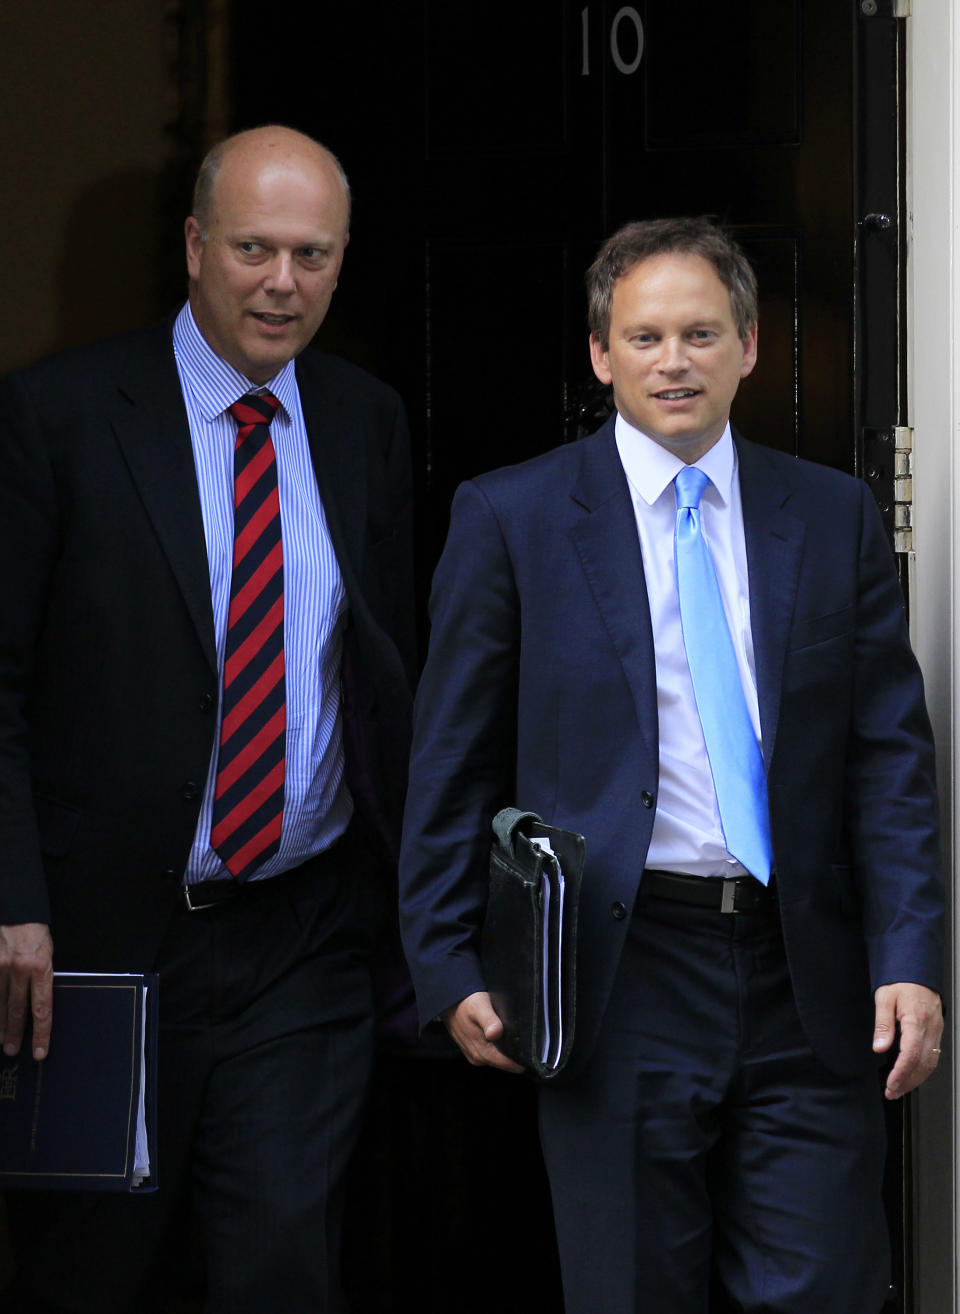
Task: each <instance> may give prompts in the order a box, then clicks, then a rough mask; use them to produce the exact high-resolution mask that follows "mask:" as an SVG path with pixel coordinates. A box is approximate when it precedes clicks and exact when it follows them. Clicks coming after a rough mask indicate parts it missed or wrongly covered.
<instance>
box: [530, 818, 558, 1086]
mask: <svg viewBox="0 0 960 1314" xmlns="http://www.w3.org/2000/svg"><path fill="white" fill-rule="evenodd" d="M530 843H531V844H534V845H536V847H537V848H538V849H540V851H541V852H542V854H543V870H542V872H541V875H540V895H541V898H542V900H543V969H542V971H543V976H542V987H543V988H542V998H543V1036H542V1044H541V1049H540V1061H541V1063H544V1064H545V1065H546V1066H547V1067H550V1068H554V1067H556V1066H557V1063H558V1062H559V1060H560V1052H561V1049H562V1047H563V1000H562V991H561V988H560V979H561V978H560V965H561V963H562V961H563V959H562V956H561V952H562V948H563V900H564V879H563V869H562V867H561V866H560V859H559V858H558V857H557V855H556V853H554V851H553V848H552V846H551V844H550V841H549V840H548V839H546V838H544V837H542V836H539V835H533V836H531V837H530Z"/></svg>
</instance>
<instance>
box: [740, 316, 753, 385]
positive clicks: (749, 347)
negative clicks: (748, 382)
mask: <svg viewBox="0 0 960 1314" xmlns="http://www.w3.org/2000/svg"><path fill="white" fill-rule="evenodd" d="M742 345H743V364H742V365H741V366H740V377H741V379H745V378H746V377H747V375H748V374H751V373H752V372H753V367H754V365H756V363H757V326H756V324H751V325H750V332H749V333H748V334H747V336H746V337H745V338H744V339H743V343H742Z"/></svg>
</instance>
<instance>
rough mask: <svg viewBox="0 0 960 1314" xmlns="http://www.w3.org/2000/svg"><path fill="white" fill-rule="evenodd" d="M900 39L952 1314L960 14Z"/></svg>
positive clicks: (938, 1245)
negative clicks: (944, 912) (936, 792)
mask: <svg viewBox="0 0 960 1314" xmlns="http://www.w3.org/2000/svg"><path fill="white" fill-rule="evenodd" d="M912 7H913V11H914V12H913V13H912V15H911V16H910V17H908V18H907V19H906V20H905V21H906V39H907V97H906V105H905V111H906V122H907V150H906V167H907V179H906V183H907V198H908V211H909V222H910V227H909V229H908V237H907V339H908V344H907V350H908V386H909V423H910V425H911V426H912V428H913V431H914V432H913V498H914V507H913V525H914V532H913V551H912V553H911V554H910V559H909V570H910V598H911V616H910V627H911V634H912V637H913V641H914V646H915V648H916V651H917V654H918V656H919V659H920V662H921V665H922V667H923V670H924V675H925V678H926V683H927V698H928V705H929V708H930V715H931V718H932V721H933V725H934V733H935V735H936V740H937V757H938V769H939V779H940V799H941V807H942V813H943V851H944V866H945V872H946V876H947V885H948V897H949V913H948V949H947V964H948V980H947V983H946V985H945V991H946V1003H947V1030H946V1034H945V1038H944V1044H943V1050H944V1053H943V1057H942V1059H941V1070H940V1071H939V1072H938V1073H937V1074H936V1076H935V1077H934V1078H932V1079H931V1080H930V1082H928V1083H927V1085H926V1086H925V1087H924V1088H923V1089H922V1090H921V1091H920V1092H919V1093H918V1094H917V1095H916V1096H914V1097H913V1098H912V1101H911V1107H910V1111H909V1128H910V1138H911V1146H912V1164H913V1208H912V1218H911V1220H910V1222H911V1224H912V1232H913V1247H912V1251H913V1282H912V1294H913V1303H912V1308H913V1309H914V1310H915V1311H917V1312H918V1314H920V1312H921V1311H928V1310H943V1311H947V1310H952V1311H954V1314H960V1290H958V1280H957V1261H956V1254H957V1250H958V1242H960V1237H958V1219H960V1138H958V1134H957V1131H958V1128H957V1092H958V1089H960V1084H958V1075H960V1073H958V1062H957V1058H958V1047H960V1018H958V1010H957V991H956V985H955V981H956V977H957V973H956V960H955V954H956V948H955V946H956V945H957V944H958V943H960V936H958V933H957V932H958V907H957V902H956V900H955V898H954V896H953V891H954V889H955V887H956V873H957V862H958V854H960V845H958V834H957V827H958V819H960V769H958V767H960V746H958V743H957V730H958V725H957V712H956V709H957V707H958V706H960V660H958V651H960V645H958V641H957V626H958V623H960V572H958V570H957V564H958V561H960V553H958V549H960V167H958V160H957V152H958V150H960V15H958V13H957V9H956V6H955V3H954V0H915V2H914V4H913V6H912Z"/></svg>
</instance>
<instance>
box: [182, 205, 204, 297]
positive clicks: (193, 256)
mask: <svg viewBox="0 0 960 1314" xmlns="http://www.w3.org/2000/svg"><path fill="white" fill-rule="evenodd" d="M183 235H184V239H185V241H186V247H187V273H188V274H189V276H190V279H191V281H192V282H195V281H196V280H197V279H198V278H199V277H200V265H201V264H202V262H203V234H202V232H201V231H200V225H199V224H198V223H197V221H196V219H194V217H193V215H190V217H189V219H188V220H187V222H186V223H185V224H184V225H183Z"/></svg>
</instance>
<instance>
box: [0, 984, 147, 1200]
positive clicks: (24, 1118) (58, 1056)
mask: <svg viewBox="0 0 960 1314" xmlns="http://www.w3.org/2000/svg"><path fill="white" fill-rule="evenodd" d="M156 1002H157V978H156V977H155V976H152V975H146V976H136V975H129V976H127V975H113V974H109V975H105V974H101V973H97V974H90V975H87V974H73V973H68V972H56V973H55V974H54V980H53V1035H52V1037H51V1042H50V1053H49V1055H48V1056H47V1058H45V1059H44V1060H43V1061H42V1062H40V1063H38V1062H37V1061H36V1059H34V1058H32V1057H31V1056H30V1052H31V1043H30V1040H31V1038H30V1036H29V1035H28V1036H26V1037H25V1039H24V1043H23V1045H22V1046H21V1048H20V1053H19V1054H18V1055H16V1056H15V1057H13V1058H10V1057H8V1056H7V1055H5V1054H0V1186H2V1187H3V1188H4V1189H5V1190H9V1189H11V1188H31V1187H44V1188H50V1187H59V1188H66V1189H72V1190H84V1191H90V1190H94V1191H97V1190H101V1191H137V1192H140V1191H151V1190H155V1189H156V1186H157V1173H156V1148H157V1147H156V1133H155V1128H156V1055H157V1020H156V1019H157V1009H156ZM141 1080H142V1082H143V1086H142V1088H141ZM141 1110H142V1112H143V1114H144V1115H145V1133H146V1142H147V1148H148V1151H149V1165H150V1166H149V1175H148V1176H147V1177H145V1178H142V1179H141V1175H140V1174H139V1173H138V1172H137V1171H136V1158H137V1156H136V1144H137V1124H138V1113H140V1112H141Z"/></svg>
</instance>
